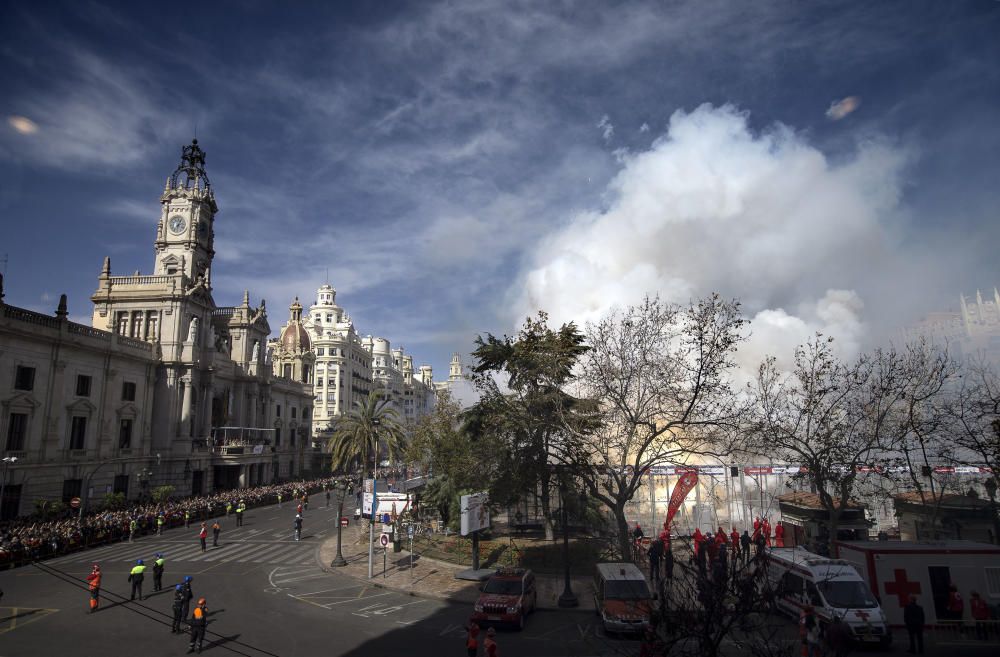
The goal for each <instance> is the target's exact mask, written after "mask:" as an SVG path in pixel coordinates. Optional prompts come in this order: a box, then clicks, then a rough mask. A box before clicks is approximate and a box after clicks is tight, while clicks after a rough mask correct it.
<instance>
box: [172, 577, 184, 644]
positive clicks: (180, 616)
mask: <svg viewBox="0 0 1000 657" xmlns="http://www.w3.org/2000/svg"><path fill="white" fill-rule="evenodd" d="M186 605H187V598H186V597H185V593H184V586H183V585H182V584H178V585H177V586H175V587H174V603H173V612H174V622H173V624H172V625H171V626H170V633H171V634H180V633H181V632H183V631H184V630H183V629H181V623H183V622H184V607H185V606H186Z"/></svg>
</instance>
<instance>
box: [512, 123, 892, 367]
mask: <svg viewBox="0 0 1000 657" xmlns="http://www.w3.org/2000/svg"><path fill="white" fill-rule="evenodd" d="M904 164H905V157H904V155H903V153H901V152H898V151H896V150H894V149H891V148H889V147H887V146H884V145H880V144H871V143H869V144H866V145H862V146H860V147H859V148H858V149H857V151H856V152H854V153H853V154H852V155H851V157H850V158H848V159H847V160H846V161H842V162H838V163H832V162H831V161H829V159H828V158H827V157H826V156H825V155H824V154H823V153H822V152H820V151H819V150H817V149H816V148H815V147H813V146H811V145H810V144H809V143H807V141H806V139H805V138H804V137H803V136H802V135H799V134H797V133H795V132H794V131H793V130H792V129H790V128H788V127H787V126H783V125H780V124H778V125H775V126H773V127H772V128H770V129H768V130H766V131H763V132H760V133H754V132H753V131H752V130H751V129H750V127H749V126H748V117H747V115H746V114H745V113H742V112H740V111H738V110H737V109H735V108H733V107H731V106H723V107H712V106H710V105H703V106H701V107H699V108H698V109H696V110H694V111H693V112H691V113H685V112H682V111H678V112H676V113H675V114H674V115H673V117H672V118H671V120H670V124H669V127H668V130H667V133H666V134H665V135H664V136H662V137H660V138H659V139H657V140H656V141H655V142H654V143H653V144H652V145H651V147H650V148H649V149H648V150H647V151H645V152H641V153H636V154H632V155H628V156H626V157H625V158H624V160H623V164H622V169H621V171H620V172H619V173H618V174H617V176H616V177H615V178H614V179H613V180H612V181H611V183H610V184H609V188H608V190H607V200H608V207H607V208H606V209H604V210H602V211H591V212H586V213H583V214H580V215H577V216H575V217H572V218H571V220H570V221H568V222H567V223H566V224H565V225H563V226H562V227H561V228H560V229H559V230H557V231H555V232H554V233H552V234H550V235H549V236H548V237H547V238H546V239H544V240H543V241H541V242H540V243H539V244H538V245H537V247H536V248H535V250H534V252H533V254H532V257H531V259H530V260H529V266H528V268H527V271H526V272H525V273H524V274H523V277H522V278H521V279H520V280H518V282H517V284H516V287H514V288H513V289H512V294H513V295H514V296H515V298H516V302H515V303H514V304H513V305H512V307H513V309H514V310H515V311H516V314H515V317H514V318H513V319H514V320H515V321H516V320H517V319H521V318H523V317H525V316H527V315H529V314H532V313H533V312H534V311H535V310H536V309H544V310H546V311H548V312H549V314H550V316H551V317H552V320H553V321H554V322H555V323H561V322H564V321H570V320H573V321H576V322H577V323H578V324H582V323H584V322H586V321H589V320H594V319H597V318H598V317H600V316H601V315H603V314H604V313H605V312H607V311H608V310H609V309H610V308H611V307H612V306H615V305H624V304H629V303H634V302H637V301H639V300H640V299H641V298H642V297H643V296H644V295H646V294H650V293H659V294H660V295H661V297H663V298H665V299H667V300H670V301H676V302H679V303H687V302H688V301H689V300H690V299H691V298H692V297H697V296H700V295H703V294H706V293H709V292H712V291H718V292H719V293H720V294H722V295H723V296H725V297H737V298H739V299H740V300H741V301H743V303H744V308H745V310H746V312H747V315H748V316H749V317H751V318H752V319H753V323H752V325H751V330H752V332H753V337H752V338H751V342H750V344H748V345H746V347H745V348H743V349H742V350H741V351H742V352H743V353H742V356H741V362H742V363H743V365H744V366H753V365H754V364H755V363H756V362H759V358H758V357H762V356H763V355H766V354H773V355H775V356H778V357H779V359H780V360H782V361H784V362H786V363H787V361H788V359H790V357H791V355H792V349H793V348H794V346H795V345H797V344H801V343H802V342H804V341H805V340H806V339H808V338H809V337H811V336H812V334H813V333H815V332H816V331H821V332H823V333H825V334H827V335H833V336H834V337H835V338H837V342H838V343H839V348H840V350H841V352H842V353H843V354H844V355H850V353H851V352H853V351H855V350H857V349H858V348H859V347H860V346H861V345H862V342H863V340H864V337H865V333H866V325H865V320H864V318H863V316H862V311H863V309H864V303H863V298H864V297H865V294H864V288H865V285H866V282H867V281H871V280H874V279H873V277H877V276H879V275H880V274H881V273H882V272H883V270H884V269H885V268H886V267H888V266H890V265H889V264H887V263H890V262H892V261H893V260H894V250H895V245H894V240H893V239H892V234H891V232H890V231H889V229H888V228H887V226H888V225H889V219H892V218H893V216H894V213H895V211H896V209H897V204H898V200H899V196H900V190H899V180H898V178H899V175H900V173H901V170H902V168H903V165H904Z"/></svg>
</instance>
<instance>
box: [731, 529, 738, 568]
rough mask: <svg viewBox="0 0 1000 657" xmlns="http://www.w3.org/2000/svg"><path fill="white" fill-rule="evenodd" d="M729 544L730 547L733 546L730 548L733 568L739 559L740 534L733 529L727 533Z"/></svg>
mask: <svg viewBox="0 0 1000 657" xmlns="http://www.w3.org/2000/svg"><path fill="white" fill-rule="evenodd" d="M729 544H730V545H731V546H733V547H732V549H733V566H735V565H736V562H737V561H738V560H739V558H740V533H739V532H738V531H736V528H735V527H733V531H732V532H730V533H729Z"/></svg>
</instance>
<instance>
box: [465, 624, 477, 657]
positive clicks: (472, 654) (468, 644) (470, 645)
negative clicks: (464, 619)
mask: <svg viewBox="0 0 1000 657" xmlns="http://www.w3.org/2000/svg"><path fill="white" fill-rule="evenodd" d="M465 630H466V632H468V635H467V636H466V637H465V650H466V651H467V652H468V653H469V657H476V653H477V652H478V651H479V625H477V624H476V621H474V620H470V621H469V624H468V625H466V627H465Z"/></svg>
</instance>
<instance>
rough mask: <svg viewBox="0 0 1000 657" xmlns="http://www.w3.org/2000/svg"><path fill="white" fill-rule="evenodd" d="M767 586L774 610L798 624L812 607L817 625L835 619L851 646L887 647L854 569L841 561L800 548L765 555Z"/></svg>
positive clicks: (880, 616) (880, 618) (875, 608)
mask: <svg viewBox="0 0 1000 657" xmlns="http://www.w3.org/2000/svg"><path fill="white" fill-rule="evenodd" d="M765 567H766V573H767V579H766V581H767V584H768V586H769V587H770V591H771V593H772V595H773V600H774V605H775V607H776V608H777V609H778V611H781V612H784V613H787V614H789V615H790V616H792V617H793V618H795V619H798V618H799V617H800V615H801V613H802V611H803V610H804V609H805V608H806V607H812V608H813V610H814V611H815V613H816V617H817V619H818V620H819V622H820V625H821V626H823V627H824V628H825V627H827V626H829V625H830V624H831V623H832V622H833V620H834V618H839V619H840V620H841V621H843V622H844V623H845V624H846V625H847V626H848V627H849V628H850V630H851V638H852V640H853V641H854V642H855V643H859V644H865V645H879V646H881V647H883V648H888V647H889V645H890V644H891V643H892V631H891V630H890V628H889V624H888V622H887V620H886V617H885V614H884V613H883V611H882V609H881V608H880V607H879V603H878V600H877V599H876V597H875V596H874V595H873V594H872V593H871V591H870V590H869V588H868V586H867V585H866V584H865V580H864V579H863V578H862V577H861V575H859V574H858V571H857V570H856V569H855V567H854V566H853V565H852V564H851V563H850V562H848V561H846V560H844V559H831V558H829V557H823V556H820V555H818V554H813V553H812V552H809V551H808V550H806V549H805V548H803V547H789V548H786V547H780V548H779V547H775V548H769V549H768V550H767V552H766V560H765Z"/></svg>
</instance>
